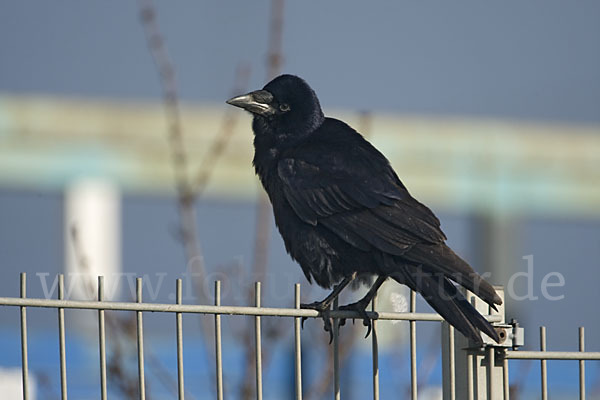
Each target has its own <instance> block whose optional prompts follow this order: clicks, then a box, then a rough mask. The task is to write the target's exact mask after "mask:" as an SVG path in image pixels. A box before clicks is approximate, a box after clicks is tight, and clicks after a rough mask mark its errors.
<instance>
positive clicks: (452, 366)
mask: <svg viewBox="0 0 600 400" xmlns="http://www.w3.org/2000/svg"><path fill="white" fill-rule="evenodd" d="M448 339H449V342H450V348H449V350H448V363H449V364H450V365H449V367H450V368H449V371H450V400H456V360H455V353H454V327H453V326H452V325H450V324H448ZM490 398H491V397H490Z"/></svg>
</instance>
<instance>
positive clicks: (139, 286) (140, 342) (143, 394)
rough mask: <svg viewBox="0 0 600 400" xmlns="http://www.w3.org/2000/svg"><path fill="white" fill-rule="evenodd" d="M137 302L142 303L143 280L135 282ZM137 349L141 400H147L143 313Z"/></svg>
mask: <svg viewBox="0 0 600 400" xmlns="http://www.w3.org/2000/svg"><path fill="white" fill-rule="evenodd" d="M135 291H136V301H137V302H138V303H141V302H142V278H137V279H136V280H135ZM137 349H138V378H139V381H138V386H139V393H140V400H145V399H146V382H145V377H144V320H143V314H142V311H137Z"/></svg>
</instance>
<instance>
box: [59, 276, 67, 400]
mask: <svg viewBox="0 0 600 400" xmlns="http://www.w3.org/2000/svg"><path fill="white" fill-rule="evenodd" d="M58 299H59V300H64V299H65V276H64V275H63V274H59V275H58ZM58 351H59V358H60V395H61V397H60V398H61V400H67V362H66V354H65V353H66V351H65V309H64V308H59V309H58Z"/></svg>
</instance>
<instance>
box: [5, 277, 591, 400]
mask: <svg viewBox="0 0 600 400" xmlns="http://www.w3.org/2000/svg"><path fill="white" fill-rule="evenodd" d="M142 283H143V282H142V279H141V278H137V280H136V302H114V301H105V300H104V279H103V278H102V277H99V278H98V286H97V295H98V300H97V301H79V300H65V299H64V293H65V292H64V277H63V276H62V275H60V276H59V279H58V299H39V298H27V280H26V274H25V273H22V274H21V297H17V298H14V297H0V306H15V307H20V311H21V328H20V333H21V360H22V368H21V371H22V381H23V399H28V398H29V392H28V391H29V368H28V337H27V309H28V308H29V307H43V308H53V309H56V310H57V312H58V338H59V358H60V361H59V364H60V385H61V398H62V399H67V373H66V349H65V309H84V310H95V311H97V313H98V351H99V360H100V376H99V383H100V393H101V398H102V399H103V400H105V399H106V398H107V374H106V369H107V365H106V322H105V311H107V310H119V311H133V312H135V313H136V338H137V364H138V393H139V398H140V399H145V398H146V393H145V389H146V384H145V372H144V366H145V363H144V322H143V316H144V312H165V313H172V314H174V318H175V323H176V340H177V385H178V398H179V399H183V398H184V396H185V390H184V379H183V377H184V373H183V372H184V369H183V368H184V366H183V328H182V325H183V324H182V315H183V314H184V313H191V314H212V315H214V346H215V349H214V350H215V351H214V354H215V364H216V365H215V378H216V379H215V380H216V382H215V387H216V397H217V399H219V400H220V399H223V361H222V340H221V339H222V333H221V316H222V315H245V316H254V319H255V326H254V327H255V335H254V339H255V341H254V352H255V361H256V363H255V364H256V396H257V399H262V396H263V391H262V351H261V349H262V335H261V317H262V316H276V317H284V318H293V323H294V353H295V355H294V366H295V393H294V395H295V398H296V399H302V373H301V371H302V368H301V365H302V357H301V335H302V330H301V319H302V318H316V317H318V316H319V314H318V312H317V311H315V310H305V309H300V284H296V285H295V287H294V304H295V308H269V307H262V306H261V302H260V300H261V293H260V289H261V286H260V283H259V282H257V283H256V285H255V293H254V294H255V306H254V307H240V306H222V305H221V286H220V282H219V281H217V282H215V287H214V290H215V291H214V305H186V304H182V281H181V279H178V280H177V281H176V299H175V304H158V303H144V302H143V301H142ZM497 290H498V291H499V293H500V294H501V296H503V290H502V288H497ZM467 298H468V299H469V300H470V301H471V302H472V304H473V305H474V306H475V307H476V308H478V310H479V311H482V312H483V313H484V314H486V318H487V319H488V320H489V321H490V322H492V323H493V324H494V326H495V327H496V329H497V330H498V332H499V334H500V337H501V339H502V343H500V344H499V345H498V344H495V343H494V344H492V343H491V342H488V343H487V344H486V346H485V347H483V348H473V347H472V346H471V345H470V343H468V341H467V339H466V338H464V337H463V336H462V335H460V334H458V335H455V332H454V329H453V328H452V327H451V326H450V325H448V324H447V323H445V322H443V320H442V318H441V317H440V316H439V315H438V314H435V313H417V312H416V294H415V293H414V292H411V296H410V310H409V312H405V313H396V312H381V311H376V300H374V301H373V304H372V305H371V306H372V307H371V310H372V311H370V312H369V313H368V314H369V317H371V318H372V320H373V331H372V335H371V341H372V363H373V367H372V385H373V387H372V393H373V399H379V359H378V343H377V321H378V320H394V321H408V322H409V327H410V335H409V336H410V382H411V385H410V387H411V389H410V397H411V399H413V400H414V399H417V347H416V341H417V337H416V322H417V321H433V322H442V324H443V329H442V343H441V344H442V345H441V350H442V376H443V397H444V399H469V400H470V399H478V400H481V399H489V400H492V399H508V398H509V376H508V360H539V361H540V365H541V376H540V391H541V398H542V399H547V398H548V381H547V365H546V363H547V360H573V361H578V363H579V398H580V399H585V397H586V394H585V361H586V360H600V352H585V346H584V328H583V327H581V328H579V351H575V352H574V351H548V350H547V349H546V329H545V328H544V327H541V328H540V350H539V351H519V350H517V347H518V346H519V345H521V344H522V337H523V332H522V328H519V327H518V325H517V324H516V323H515V321H512V322H511V324H506V322H505V319H504V309H503V307H500V308H499V310H498V311H493V310H491V309H489V307H487V305H485V306H484V305H483V304H482V303H481V302H480V301H479V302H478V299H477V298H476V297H475V296H473V295H472V294H470V293H467ZM331 316H332V318H334V321H335V320H336V319H339V318H360V317H359V315H358V314H357V313H355V312H353V311H340V310H335V307H334V310H333V311H332V312H331ZM333 327H334V332H333V343H332V346H333V386H334V390H333V393H334V398H335V399H340V398H341V393H342V391H341V388H340V365H339V341H338V324H337V323H334V324H333Z"/></svg>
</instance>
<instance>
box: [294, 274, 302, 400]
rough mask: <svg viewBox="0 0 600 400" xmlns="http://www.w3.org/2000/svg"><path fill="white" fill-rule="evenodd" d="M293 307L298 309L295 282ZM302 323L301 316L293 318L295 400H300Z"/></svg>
mask: <svg viewBox="0 0 600 400" xmlns="http://www.w3.org/2000/svg"><path fill="white" fill-rule="evenodd" d="M294 307H295V308H296V309H297V310H299V309H300V284H299V283H296V285H295V286H294ZM301 325H302V318H300V317H296V318H294V356H295V359H294V366H295V372H296V377H295V382H296V400H302V348H301V347H300V346H301V344H302V341H301V337H300V331H301V330H300V328H301Z"/></svg>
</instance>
